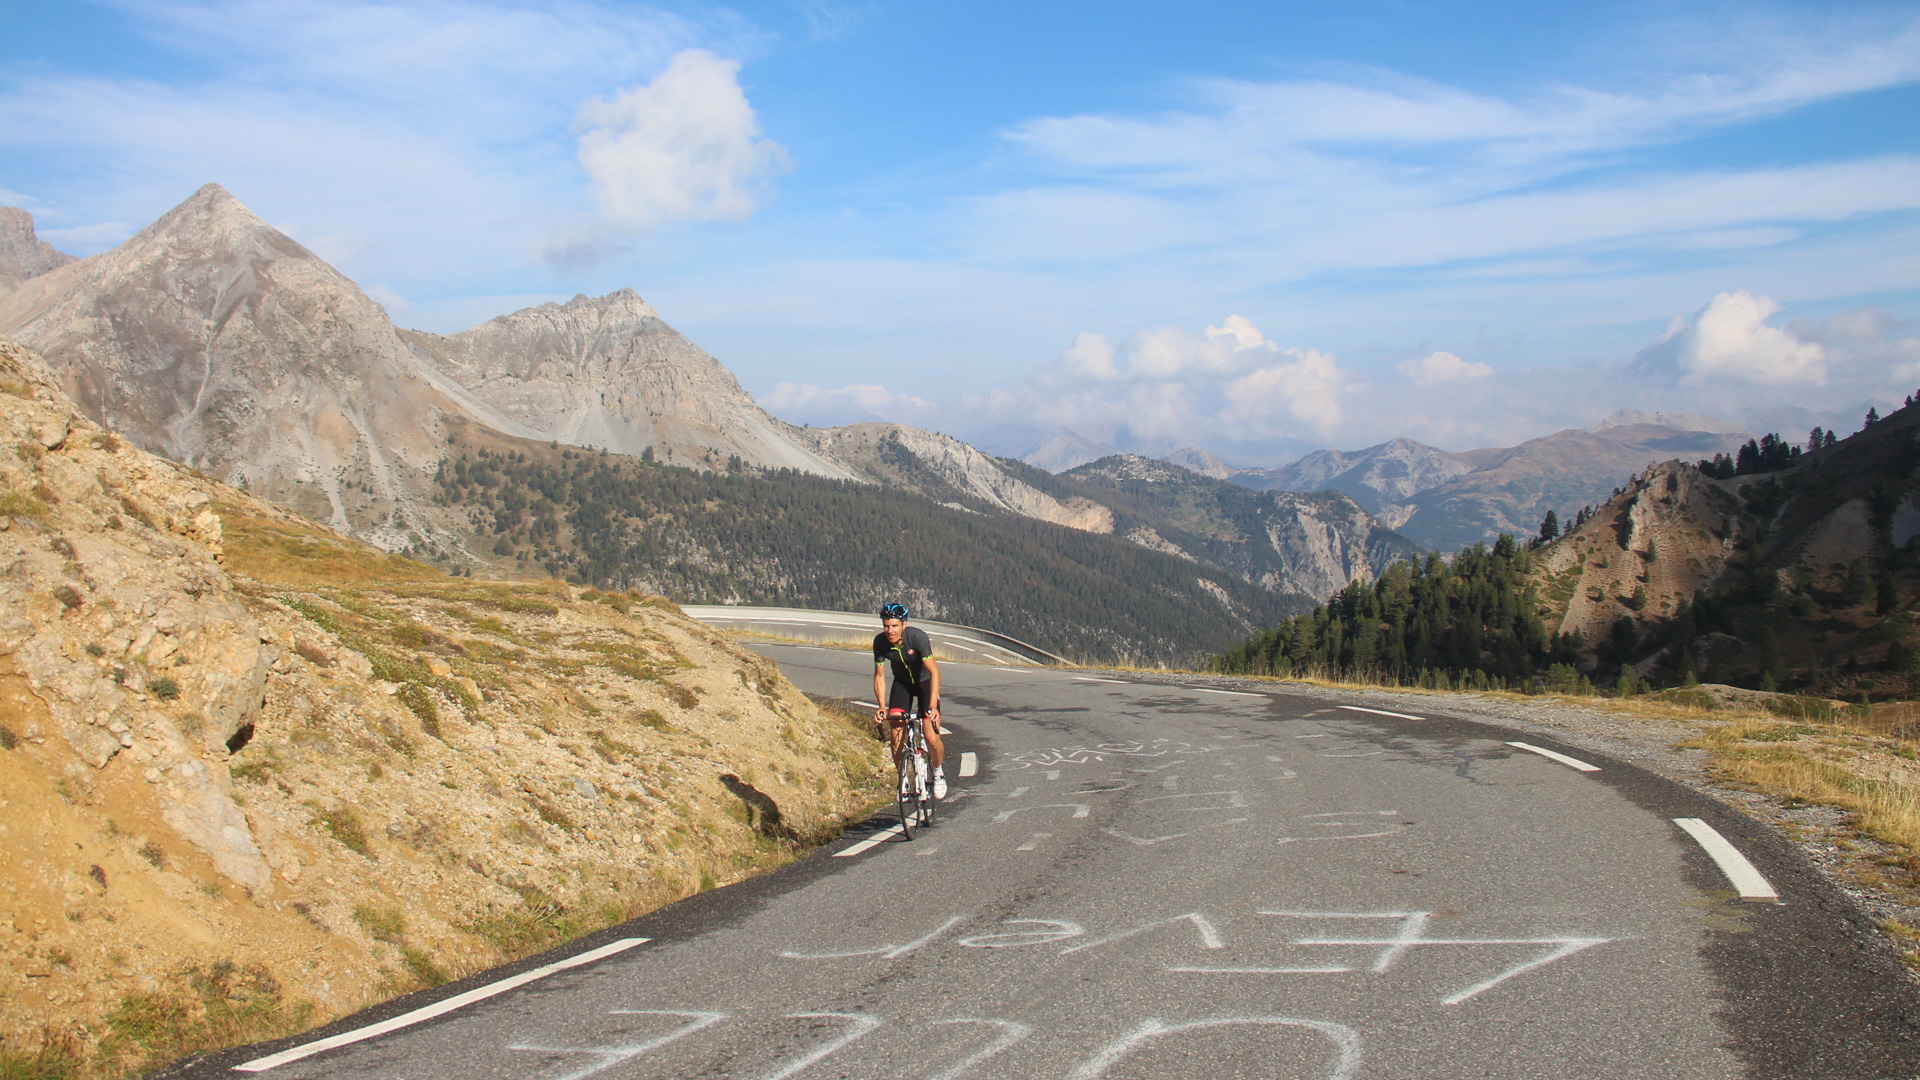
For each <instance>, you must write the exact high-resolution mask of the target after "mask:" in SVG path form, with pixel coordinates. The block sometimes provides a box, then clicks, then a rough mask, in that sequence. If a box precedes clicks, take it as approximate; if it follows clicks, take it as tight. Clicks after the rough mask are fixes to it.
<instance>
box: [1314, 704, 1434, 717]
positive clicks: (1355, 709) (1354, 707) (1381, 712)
mask: <svg viewBox="0 0 1920 1080" xmlns="http://www.w3.org/2000/svg"><path fill="white" fill-rule="evenodd" d="M1334 708H1336V709H1345V710H1347V711H1348V712H1370V713H1372V714H1373V715H1375V716H1391V717H1393V718H1395V719H1397V720H1425V719H1426V717H1424V716H1408V715H1407V714H1406V713H1403V712H1388V711H1387V710H1385V709H1363V708H1361V707H1360V706H1358V705H1335V706H1334Z"/></svg>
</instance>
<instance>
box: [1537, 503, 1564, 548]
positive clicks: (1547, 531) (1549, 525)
mask: <svg viewBox="0 0 1920 1080" xmlns="http://www.w3.org/2000/svg"><path fill="white" fill-rule="evenodd" d="M1559 535H1560V515H1558V514H1556V513H1554V512H1553V511H1551V510H1549V511H1547V516H1546V517H1545V518H1544V519H1543V520H1542V521H1541V522H1540V542H1541V543H1543V544H1547V543H1552V542H1553V540H1554V539H1555V538H1557V537H1558V536H1559Z"/></svg>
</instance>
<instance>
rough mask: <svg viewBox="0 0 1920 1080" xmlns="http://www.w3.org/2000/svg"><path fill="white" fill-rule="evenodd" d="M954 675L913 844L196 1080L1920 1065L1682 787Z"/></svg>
mask: <svg viewBox="0 0 1920 1080" xmlns="http://www.w3.org/2000/svg"><path fill="white" fill-rule="evenodd" d="M759 648H760V649H761V650H762V651H763V652H765V653H766V654H767V655H769V656H772V657H774V658H776V659H777V660H779V662H780V664H781V666H782V668H783V669H784V670H785V671H786V673H787V675H788V676H789V677H790V678H792V679H793V680H794V681H795V682H796V683H798V684H800V685H801V686H802V687H804V688H806V689H809V690H813V691H816V692H823V693H832V694H838V695H841V696H845V697H849V698H856V699H857V698H860V697H862V696H864V694H866V693H867V692H870V690H871V669H870V668H869V666H868V664H867V662H866V660H865V658H864V657H861V656H859V655H858V654H854V653H847V652H844V651H838V650H830V649H809V648H806V647H797V646H774V645H768V646H760V647H759ZM942 672H943V675H944V676H945V680H946V703H947V708H948V712H947V723H948V726H949V727H950V728H951V729H952V731H953V732H954V734H953V735H952V736H950V737H949V765H948V772H949V774H950V775H954V774H957V773H960V772H962V771H970V772H971V773H972V775H970V776H967V777H965V778H959V777H956V779H955V783H954V792H953V796H952V798H950V800H949V802H948V804H947V805H946V806H944V807H943V808H942V811H941V814H942V817H941V820H940V821H939V822H938V823H937V824H936V825H935V826H934V827H933V828H932V829H931V830H928V831H926V832H923V833H921V834H920V836H919V838H918V839H916V840H913V841H911V842H907V841H904V840H902V839H900V838H899V837H898V836H897V835H895V834H891V833H888V832H887V831H886V827H887V826H888V825H890V824H891V823H892V822H891V820H890V818H886V817H883V818H881V819H877V820H876V821H874V822H870V823H868V825H867V826H865V827H863V828H861V829H856V830H854V831H852V832H850V833H849V835H848V836H847V837H845V838H843V839H842V840H840V841H838V842H836V843H835V844H834V845H832V846H831V847H829V848H828V849H826V850H824V851H822V852H821V853H819V854H818V855H816V856H815V857H813V858H810V859H808V860H805V861H804V862H801V863H798V864H796V865H794V866H792V867H789V868H787V869H785V870H783V871H780V872H778V873H775V874H771V875H768V876H766V877H763V878H759V879H756V880H753V881H750V882H746V883H743V884H741V885H739V886H734V887H731V888H727V889H722V890H718V891H716V892H712V893H708V894H705V895H702V896H698V897H694V898H692V899H690V900H688V901H684V902H682V903H680V904H676V905H673V906H672V907H669V908H666V909H663V910H661V911H659V912H656V913H654V914H653V915H649V916H647V917H645V918H643V919H639V920H635V921H634V922H632V923H628V924H626V925H624V926H621V927H618V928H615V929H614V930H611V931H607V932H604V933H602V934H600V935H596V936H595V937H593V938H591V939H589V940H585V941H581V942H576V943H574V945H572V946H570V947H569V948H567V949H566V950H561V951H558V952H556V953H555V954H553V955H549V956H546V957H541V958H536V959H534V960H530V961H528V962H525V963H523V964H520V965H515V966H514V967H512V968H509V969H503V970H502V971H499V972H492V973H488V974H486V975H483V976H477V977H475V978H474V979H471V980H468V981H466V982H463V983H461V984H459V985H456V986H453V987H446V988H442V989H441V990H439V991H436V992H433V993H430V994H420V995H412V996H410V997H409V998H406V999H402V1000H400V1001H397V1002H393V1003H389V1004H388V1005H386V1006H383V1007H382V1008H381V1009H379V1010H374V1011H372V1012H370V1013H369V1014H365V1015H363V1016H360V1017H355V1018H351V1019H349V1020H346V1021H342V1022H341V1023H339V1024H336V1025H333V1026H332V1027H330V1028H328V1029H325V1030H324V1031H321V1032H316V1033H313V1034H311V1035H308V1036H305V1037H302V1038H300V1039H295V1040H288V1041H286V1042H283V1043H277V1044H273V1045H269V1046H262V1047H254V1048H247V1049H243V1050H238V1051H233V1052H229V1053H226V1054H222V1055H219V1056H218V1057H215V1058H212V1059H208V1060H205V1061H202V1062H200V1063H198V1064H196V1065H194V1066H192V1067H190V1068H187V1069H184V1070H182V1072H183V1073H184V1074H187V1075H195V1076H209V1077H211V1076H216V1075H219V1076H233V1075H236V1074H235V1073H234V1072H232V1071H231V1070H233V1069H234V1068H235V1067H236V1066H238V1067H243V1068H250V1069H253V1070H257V1072H256V1074H257V1075H264V1076H268V1077H273V1078H276V1080H277V1078H288V1080H291V1078H295V1077H366V1078H369V1080H372V1078H382V1080H387V1078H399V1077H406V1078H410V1080H422V1078H430V1077H448V1078H453V1077H460V1078H469V1077H503V1078H504V1077H514V1078H527V1080H535V1078H537V1080H562V1078H564V1080H582V1078H584V1077H588V1076H608V1077H613V1076H618V1077H622V1078H662V1080H665V1078H676V1080H677V1078H685V1077H706V1076H710V1077H738V1078H742V1080H788V1078H792V1077H798V1078H803V1080H812V1078H816V1077H818V1078H826V1077H852V1078H865V1077H875V1078H882V1077H885V1078H892V1077H900V1078H916V1080H918V1078H941V1080H958V1078H960V1077H981V1078H987V1077H994V1078H1020V1080H1024V1078H1043V1077H1044V1078H1068V1080H1096V1078H1115V1080H1117V1078H1121V1077H1127V1078H1140V1077H1289V1078H1292V1077H1300V1078H1332V1080H1363V1078H1364V1080H1403V1078H1412V1077H1421V1078H1440V1077H1460V1078H1466V1077H1561V1076H1578V1077H1618V1078H1641V1077H1644V1078H1663V1080H1664V1078H1672V1077H1688V1078H1696V1077H1697V1078H1721V1077H1728V1078H1730V1077H1753V1078H1776V1077H1778V1078H1812V1077H1818V1078H1824V1080H1845V1078H1855V1077H1859V1078H1866V1077H1873V1078H1882V1077H1903V1078H1911V1077H1913V1076H1915V1075H1920V1028H1916V1017H1920V994H1916V992H1915V989H1914V986H1913V984H1912V982H1911V981H1910V980H1909V979H1908V978H1907V977H1906V976H1905V975H1904V973H1903V972H1902V971H1901V969H1900V966H1899V965H1898V963H1897V962H1895V961H1894V960H1893V959H1892V958H1891V957H1890V956H1889V954H1888V953H1887V952H1886V950H1885V949H1884V948H1883V947H1881V946H1880V945H1879V944H1878V943H1877V942H1876V940H1875V938H1874V936H1873V934H1872V933H1871V928H1870V927H1868V926H1866V925H1865V923H1864V922H1863V920H1862V917H1861V916H1860V915H1859V914H1858V913H1857V911H1856V910H1855V909H1854V908H1852V907H1851V905H1849V904H1848V903H1847V902H1846V901H1845V900H1844V899H1842V898H1841V897H1839V896H1838V895H1837V894H1836V893H1835V892H1833V891H1832V890H1831V889H1830V888H1828V887H1827V886H1826V885H1824V884H1823V882H1822V881H1821V879H1820V878H1819V877H1818V875H1817V874H1816V873H1815V872H1814V871H1813V870H1812V869H1811V868H1810V867H1809V866H1808V865H1807V864H1806V863H1805V861H1804V860H1802V859H1801V858H1800V857H1799V855H1798V853H1797V852H1796V851H1795V850H1794V849H1793V848H1792V847H1791V845H1789V844H1787V843H1786V842H1784V841H1782V840H1780V839H1779V838H1777V837H1774V836H1773V835H1772V834H1770V833H1768V832H1766V831H1765V830H1764V829H1762V828H1760V827H1758V826H1756V825H1754V824H1753V823H1751V822H1749V821H1747V820H1746V819H1744V818H1741V817H1739V816H1737V815H1733V814H1731V813H1728V812H1726V811H1725V810H1723V809H1722V808H1721V807H1720V806H1719V805H1718V804H1717V803H1714V802H1713V801H1711V800H1709V799H1706V798H1704V797H1702V796H1700V795H1697V794H1695V793H1693V792H1690V791H1688V790H1686V789H1683V788H1681V787H1679V786H1677V785H1674V784H1671V783H1669V782H1667V781H1664V780H1660V779H1658V778H1656V777H1653V776H1651V775H1650V774H1647V773H1645V772H1642V771H1639V770H1637V769H1634V768H1632V767H1630V766H1626V765H1623V764H1620V763H1618V762H1615V761H1611V760H1608V759H1606V758H1604V757H1600V756H1596V755H1594V754H1591V753H1588V752H1586V751H1583V750H1581V749H1580V748H1578V747H1573V746H1567V745H1562V744H1557V743H1549V742H1546V741H1543V740H1542V739H1541V738H1539V737H1538V736H1528V735H1522V734H1519V733H1516V732H1511V731H1502V730H1500V729H1498V728H1494V727H1489V726H1486V725H1483V724H1477V723H1471V722H1466V721H1458V720H1450V719H1447V718H1446V717H1444V716H1442V715H1439V714H1438V713H1434V714H1422V715H1419V716H1415V715H1413V714H1410V713H1408V714H1395V713H1388V712H1382V711H1375V710H1366V709H1358V708H1353V707H1339V706H1330V705H1329V704H1328V703H1327V702H1326V701H1324V700H1321V699H1307V698H1302V697H1293V696H1289V695H1288V694H1286V693H1285V692H1284V691H1275V692H1271V693H1260V694H1239V693H1226V692H1221V691H1219V690H1218V689H1203V688H1195V687H1186V686H1181V685H1178V683H1177V681H1175V682H1167V681H1156V682H1148V681H1142V680H1138V679H1133V678H1125V679H1122V678H1118V677H1108V676H1102V675H1099V674H1097V673H1087V672H1073V671H1059V670H1045V669H1035V668H1001V667H991V666H987V665H978V664H965V663H959V662H949V663H947V664H944V665H943V666H942ZM963 755H964V756H965V757H964V760H965V762H966V764H967V766H968V768H967V769H965V770H963V768H962V761H963ZM1716 840H1717V841H1718V843H1717V844H1716V843H1715V841H1716ZM1710 847H1713V848H1715V850H1714V851H1710V850H1709V848H1710ZM1768 891H1771V892H1772V893H1774V894H1776V895H1777V897H1778V901H1779V902H1777V903H1775V902H1770V901H1767V900H1764V899H1754V900H1748V899H1742V898H1741V895H1742V894H1743V893H1744V894H1746V895H1747V896H1752V897H1764V896H1765V894H1766V892H1768ZM639 939H645V940H644V941H640V940H639ZM596 950H597V951H596ZM569 956H571V957H574V958H575V959H576V960H577V961H579V962H578V963H576V964H575V965H574V966H571V967H553V966H552V965H553V964H554V962H555V961H556V960H559V959H562V958H564V957H569ZM515 975H518V976H520V977H521V979H522V981H521V983H520V984H517V985H512V986H507V987H505V988H504V990H502V991H500V992H494V991H495V988H498V987H501V986H502V983H501V980H502V979H505V978H508V977H511V976H515ZM456 995H465V996H464V997H461V996H456ZM489 995H490V996H489ZM434 1010H440V1011H438V1012H435V1011H434ZM428 1014H431V1015H428ZM383 1020H384V1021H388V1022H389V1023H388V1029H382V1030H380V1031H379V1032H378V1033H377V1034H375V1035H373V1036H371V1037H360V1036H362V1035H364V1033H365V1032H366V1031H367V1030H368V1025H370V1024H374V1023H377V1022H379V1021H383ZM326 1036H333V1037H335V1039H336V1043H335V1044H328V1045H330V1046H331V1048H329V1049H325V1050H323V1051H321V1052H309V1051H310V1050H311V1049H312V1047H313V1040H314V1039H316V1038H320V1037H326ZM356 1039H357V1041H352V1040H356ZM303 1048H305V1049H303ZM303 1054H304V1056H302V1055H303ZM276 1055H277V1056H276Z"/></svg>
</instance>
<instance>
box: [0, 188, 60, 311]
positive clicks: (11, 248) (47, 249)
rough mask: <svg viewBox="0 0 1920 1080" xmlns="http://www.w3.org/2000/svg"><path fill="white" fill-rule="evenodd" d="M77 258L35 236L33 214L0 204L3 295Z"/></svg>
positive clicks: (1, 286)
mask: <svg viewBox="0 0 1920 1080" xmlns="http://www.w3.org/2000/svg"><path fill="white" fill-rule="evenodd" d="M74 261H75V259H74V257H73V256H71V255H68V254H67V253H66V252H64V251H55V250H54V247H53V245H52V244H49V243H47V242H46V241H45V240H42V239H40V237H39V236H37V235H35V233H34V231H33V215H32V214H29V213H27V212H26V211H25V210H22V209H20V208H19V207H17V206H0V297H5V296H6V295H7V293H9V292H11V291H12V290H13V289H14V288H15V287H17V286H18V285H19V284H20V283H21V282H23V281H25V280H27V279H28V278H33V277H39V276H40V275H41V274H44V273H46V272H47V271H49V270H58V269H60V268H61V267H63V266H65V265H67V264H68V263H70V262H74Z"/></svg>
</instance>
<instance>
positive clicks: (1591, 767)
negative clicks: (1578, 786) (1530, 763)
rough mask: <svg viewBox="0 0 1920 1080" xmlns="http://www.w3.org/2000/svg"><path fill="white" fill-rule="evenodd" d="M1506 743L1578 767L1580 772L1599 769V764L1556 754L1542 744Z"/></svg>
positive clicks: (1567, 765) (1570, 766) (1573, 767)
mask: <svg viewBox="0 0 1920 1080" xmlns="http://www.w3.org/2000/svg"><path fill="white" fill-rule="evenodd" d="M1507 745H1508V746H1517V747H1519V748H1520V749H1522V750H1528V751H1532V752H1533V753H1536V754H1539V755H1540V756H1541V757H1543V758H1551V759H1553V760H1554V761H1557V762H1559V763H1560V764H1562V765H1565V766H1566V767H1568V768H1570V769H1579V770H1580V771H1581V772H1599V771H1600V766H1598V765H1589V764H1587V763H1586V762H1584V761H1581V760H1580V759H1579V758H1575V757H1568V756H1567V755H1565V754H1556V753H1554V752H1553V751H1552V750H1549V749H1547V748H1546V747H1544V746H1535V745H1533V744H1532V743H1524V742H1510V743H1508V744H1507Z"/></svg>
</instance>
